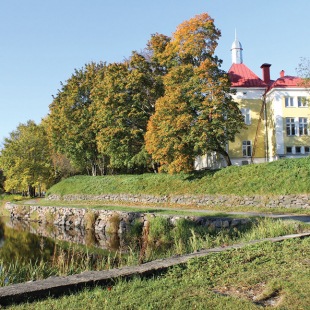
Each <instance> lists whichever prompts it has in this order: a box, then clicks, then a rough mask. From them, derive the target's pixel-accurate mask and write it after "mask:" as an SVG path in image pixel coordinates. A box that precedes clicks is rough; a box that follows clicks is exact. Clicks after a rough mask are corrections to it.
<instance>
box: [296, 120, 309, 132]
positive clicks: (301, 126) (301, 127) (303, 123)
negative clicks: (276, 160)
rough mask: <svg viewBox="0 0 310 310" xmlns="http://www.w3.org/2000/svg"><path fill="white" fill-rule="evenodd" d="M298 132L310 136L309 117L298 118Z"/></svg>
mask: <svg viewBox="0 0 310 310" xmlns="http://www.w3.org/2000/svg"><path fill="white" fill-rule="evenodd" d="M298 134H299V136H308V134H309V133H308V118H307V117H299V118H298Z"/></svg>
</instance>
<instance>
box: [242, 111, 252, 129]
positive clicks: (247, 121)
mask: <svg viewBox="0 0 310 310" xmlns="http://www.w3.org/2000/svg"><path fill="white" fill-rule="evenodd" d="M241 113H242V115H243V117H244V123H245V124H246V125H251V116H250V109H248V108H242V109H241Z"/></svg>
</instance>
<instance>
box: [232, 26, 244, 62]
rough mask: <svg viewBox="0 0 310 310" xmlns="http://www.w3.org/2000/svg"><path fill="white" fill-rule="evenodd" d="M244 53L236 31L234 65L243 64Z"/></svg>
mask: <svg viewBox="0 0 310 310" xmlns="http://www.w3.org/2000/svg"><path fill="white" fill-rule="evenodd" d="M242 51H243V48H242V45H241V43H240V42H239V41H238V38H237V30H235V41H234V43H233V44H232V46H231V57H232V63H233V64H242V63H243V57H242Z"/></svg>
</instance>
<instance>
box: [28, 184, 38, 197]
mask: <svg viewBox="0 0 310 310" xmlns="http://www.w3.org/2000/svg"><path fill="white" fill-rule="evenodd" d="M35 194H36V190H35V187H33V186H31V185H28V196H29V197H31V198H33V197H35Z"/></svg>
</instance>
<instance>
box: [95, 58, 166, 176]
mask: <svg viewBox="0 0 310 310" xmlns="http://www.w3.org/2000/svg"><path fill="white" fill-rule="evenodd" d="M162 94H163V84H162V78H161V76H160V75H159V74H158V71H156V70H155V68H154V67H153V64H152V63H151V62H150V61H149V60H148V59H147V55H142V54H139V53H137V52H133V54H132V56H131V57H130V59H129V60H127V61H125V62H123V63H113V64H110V65H108V66H107V68H106V71H105V74H104V77H103V79H100V80H98V83H97V84H96V87H95V88H94V91H93V92H92V97H93V98H94V102H95V105H96V111H97V113H96V116H95V120H96V121H95V124H96V130H97V132H98V135H97V141H98V147H99V151H100V152H101V154H102V155H104V156H106V157H107V158H109V166H110V167H111V168H116V169H123V171H124V169H125V171H126V170H128V169H129V170H130V171H131V172H132V171H136V169H138V171H141V170H145V169H146V168H147V167H148V166H149V164H150V161H151V158H150V156H149V155H148V153H147V152H146V151H145V144H144V135H145V132H146V127H147V122H148V120H149V118H150V116H151V115H152V114H153V113H154V110H155V101H156V100H157V98H159V97H160V96H161V95H162Z"/></svg>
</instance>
